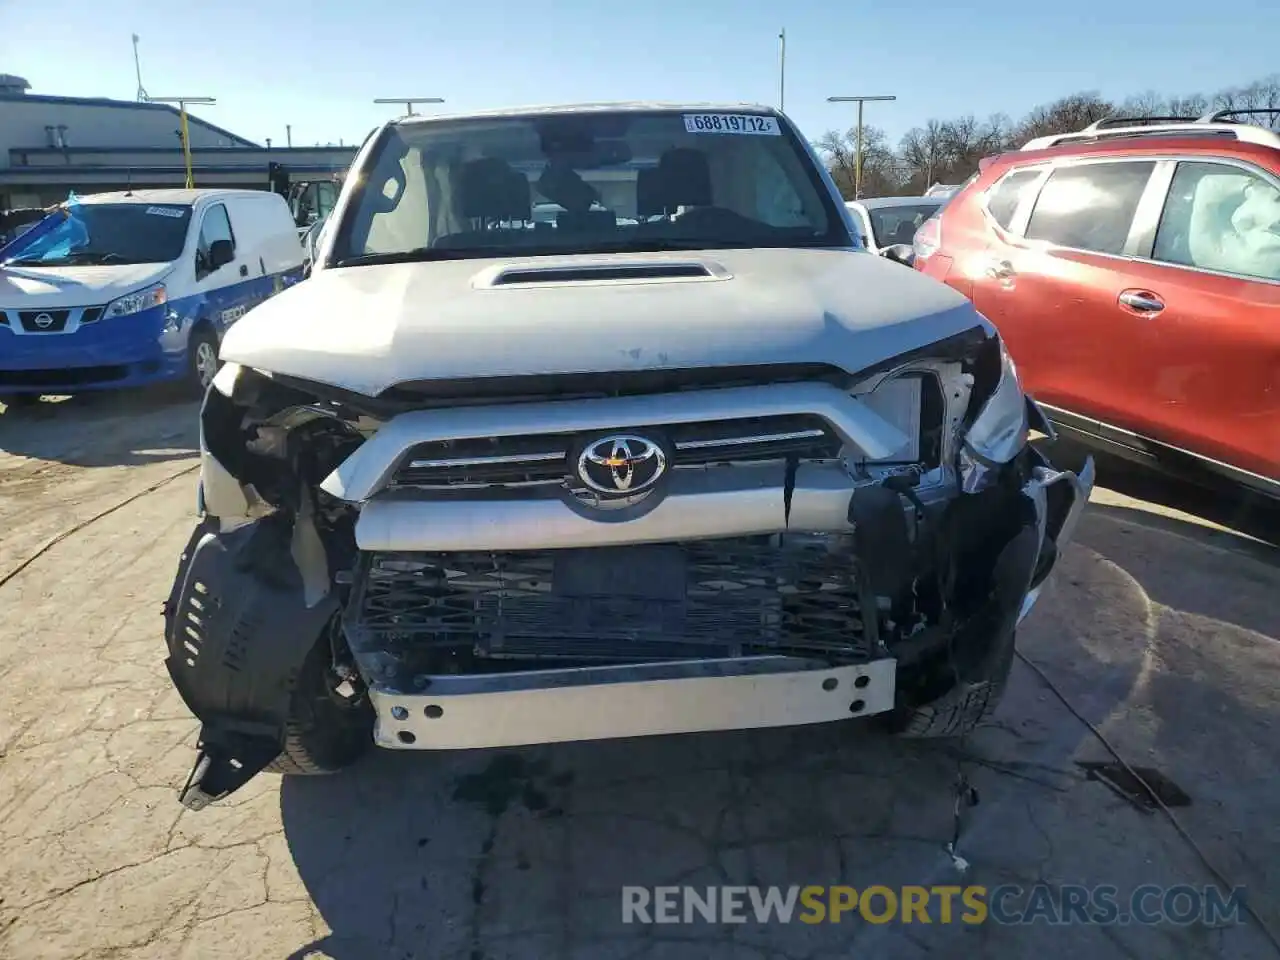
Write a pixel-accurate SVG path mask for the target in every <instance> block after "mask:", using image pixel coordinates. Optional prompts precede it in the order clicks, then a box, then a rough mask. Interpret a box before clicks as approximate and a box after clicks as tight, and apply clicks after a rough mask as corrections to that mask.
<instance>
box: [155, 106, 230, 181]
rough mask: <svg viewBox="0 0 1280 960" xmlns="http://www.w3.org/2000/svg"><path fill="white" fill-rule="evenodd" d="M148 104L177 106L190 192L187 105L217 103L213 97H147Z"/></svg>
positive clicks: (191, 175) (192, 178) (192, 179)
mask: <svg viewBox="0 0 1280 960" xmlns="http://www.w3.org/2000/svg"><path fill="white" fill-rule="evenodd" d="M147 102H148V103H176V104H177V105H178V120H179V122H180V123H181V125H182V133H181V134H180V136H181V137H182V157H183V159H184V160H185V161H186V164H187V189H188V190H190V189H191V188H192V187H194V186H195V185H196V181H195V175H194V174H193V173H192V172H191V135H190V132H189V131H188V129H187V104H188V103H205V104H214V103H217V102H218V101H217V100H215V99H214V98H213V97H147Z"/></svg>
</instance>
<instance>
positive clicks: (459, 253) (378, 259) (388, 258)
mask: <svg viewBox="0 0 1280 960" xmlns="http://www.w3.org/2000/svg"><path fill="white" fill-rule="evenodd" d="M503 252H504V251H503V250H502V249H500V248H498V247H493V248H489V247H453V248H445V249H433V248H431V247H416V248H415V249H413V250H393V251H391V252H390V253H359V254H356V255H355V256H352V257H343V258H342V259H341V260H338V261H336V262H335V263H334V266H335V267H360V266H368V265H371V264H379V263H426V262H428V261H431V260H463V259H466V258H467V257H476V256H481V257H500V256H502V255H503Z"/></svg>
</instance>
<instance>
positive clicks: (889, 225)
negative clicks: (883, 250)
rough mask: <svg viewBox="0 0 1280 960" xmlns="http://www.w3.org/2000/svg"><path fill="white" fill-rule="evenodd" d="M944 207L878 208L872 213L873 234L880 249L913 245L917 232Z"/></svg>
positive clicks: (930, 205) (931, 205)
mask: <svg viewBox="0 0 1280 960" xmlns="http://www.w3.org/2000/svg"><path fill="white" fill-rule="evenodd" d="M941 206H942V205H941V204H940V203H938V202H937V201H935V202H933V203H920V204H911V205H910V206H900V207H877V208H875V209H873V210H872V211H871V232H872V234H873V236H874V239H875V244H876V246H878V247H888V246H892V245H893V244H895V243H911V241H913V240H914V239H915V238H916V231H917V230H919V229H920V224H922V223H924V222H925V221H926V220H928V219H929V218H930V217H932V216H933V215H934V214H935V213H937V212H938V209H939V208H940V207H941Z"/></svg>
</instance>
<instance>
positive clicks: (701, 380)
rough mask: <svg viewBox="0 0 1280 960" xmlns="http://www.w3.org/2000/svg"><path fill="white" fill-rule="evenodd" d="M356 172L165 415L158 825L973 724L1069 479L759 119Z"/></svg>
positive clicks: (400, 131)
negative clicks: (578, 746)
mask: <svg viewBox="0 0 1280 960" xmlns="http://www.w3.org/2000/svg"><path fill="white" fill-rule="evenodd" d="M353 169H354V175H353V176H351V177H349V178H348V179H347V181H346V183H345V186H344V187H343V190H342V193H341V196H340V197H339V199H338V202H337V205H336V207H335V209H334V211H333V213H332V215H331V217H330V221H329V224H328V226H327V227H326V229H325V230H324V232H323V235H322V236H321V237H320V239H319V244H318V247H317V249H316V253H315V263H314V266H313V270H312V274H311V279H309V280H308V281H307V282H306V283H302V284H298V285H296V286H295V287H292V288H290V289H288V290H286V291H285V292H283V293H282V294H280V295H279V296H277V297H275V298H273V299H271V300H269V301H268V302H267V303H265V304H263V305H262V306H260V307H258V308H256V309H255V310H253V311H252V312H251V313H250V314H249V315H247V316H246V317H245V318H244V319H242V320H241V321H240V322H239V323H238V324H236V326H235V327H234V328H232V329H231V331H230V332H229V333H228V334H227V337H226V339H225V341H224V343H223V347H222V358H223V360H224V361H225V366H224V367H223V368H222V370H221V372H220V373H219V375H218V377H217V379H216V380H215V382H214V384H213V385H212V387H211V388H210V390H209V392H208V394H207V396H206V398H205V402H204V406H203V409H202V411H201V456H202V472H201V488H200V489H201V500H200V503H201V517H200V520H199V523H198V525H197V527H196V529H195V530H194V531H193V533H192V535H191V538H190V542H189V543H188V545H187V547H186V549H185V550H184V552H183V554H182V557H181V560H180V563H179V566H178V571H177V575H176V577H175V579H174V583H173V588H172V592H171V595H170V597H169V600H168V603H167V605H166V641H167V646H168V659H167V666H168V669H169V672H170V674H171V676H172V678H173V682H174V683H175V684H176V686H177V689H178V690H179V692H180V693H181V695H182V697H183V698H184V700H185V702H186V703H187V705H188V706H189V708H190V709H191V711H192V712H193V713H194V714H195V715H196V716H197V717H198V718H199V719H200V720H201V722H202V724H203V728H202V732H201V737H200V746H199V754H198V757H197V760H196V764H195V769H194V770H193V772H192V775H191V777H190V779H189V781H188V783H187V784H186V786H185V787H184V788H183V791H182V794H181V799H182V802H183V803H185V804H186V805H187V806H189V807H192V808H199V807H202V806H204V805H206V804H208V803H210V802H212V801H215V800H217V799H219V798H221V797H225V796H227V795H228V794H229V793H231V792H232V791H233V790H235V789H236V788H238V787H239V786H240V785H242V784H243V783H244V782H245V781H247V780H248V779H249V778H250V777H252V776H254V775H255V774H257V773H258V772H259V771H261V770H263V769H267V768H269V769H273V770H277V771H280V772H283V773H288V774H311V773H325V772H330V771H334V770H338V769H341V768H343V767H345V766H347V765H348V764H351V763H352V762H354V761H355V760H356V759H357V757H358V756H359V755H360V754H361V753H362V752H363V751H364V750H365V749H366V748H367V747H369V746H370V745H371V744H376V745H378V746H381V747H385V748H389V749H396V750H448V749H464V748H472V747H506V746H513V745H518V744H530V743H549V742H556V741H567V740H586V739H596V738H608V737H631V736H639V735H651V734H668V733H686V732H694V731H707V730H723V729H740V728H755V727H775V726H786V725H793V724H810V723H819V722H834V721H846V722H850V721H855V720H859V719H865V718H876V721H877V722H878V723H879V724H880V725H881V726H884V727H886V728H888V729H890V730H893V731H896V732H898V733H901V734H905V735H912V736H954V735H959V734H963V733H965V732H967V731H968V730H970V729H972V728H973V727H974V726H975V725H977V724H978V723H980V722H982V721H983V720H984V719H985V718H986V717H988V716H989V715H990V714H991V712H992V710H993V709H994V708H995V706H996V704H997V703H998V702H999V699H1000V695H1001V692H1002V690H1003V689H1004V686H1005V681H1006V678H1007V677H1008V674H1009V670H1010V665H1011V662H1012V657H1013V651H1014V634H1015V631H1016V629H1017V626H1018V624H1019V622H1020V621H1021V620H1022V618H1023V617H1024V616H1026V614H1027V613H1028V611H1029V610H1030V609H1031V608H1032V606H1033V604H1034V603H1035V601H1036V598H1037V596H1038V595H1039V593H1040V590H1041V587H1042V585H1043V584H1044V582H1045V579H1046V577H1048V575H1049V573H1050V571H1051V569H1052V568H1053V566H1054V563H1055V560H1056V558H1057V556H1058V554H1059V552H1060V551H1061V549H1062V547H1063V545H1064V544H1065V543H1066V542H1067V541H1068V540H1069V539H1070V537H1071V535H1072V531H1073V528H1074V526H1075V523H1076V521H1077V519H1078V516H1079V513H1080V511H1081V509H1082V508H1083V506H1084V505H1085V502H1086V501H1087V499H1088V497H1089V494H1090V490H1091V488H1092V484H1093V472H1092V464H1091V463H1089V464H1088V465H1087V466H1086V468H1085V469H1084V470H1083V472H1082V473H1081V474H1080V475H1076V474H1073V473H1068V472H1061V471H1058V470H1055V469H1054V468H1053V467H1052V466H1051V465H1050V464H1049V463H1048V462H1046V460H1045V459H1044V458H1043V456H1042V455H1041V454H1040V453H1039V452H1038V451H1037V449H1036V448H1034V447H1033V446H1031V445H1029V444H1028V437H1029V435H1030V434H1031V433H1032V432H1033V431H1037V430H1038V431H1041V432H1045V433H1048V432H1049V431H1050V428H1049V426H1048V423H1047V421H1046V420H1045V419H1044V417H1043V416H1042V414H1041V413H1040V410H1039V408H1038V407H1037V406H1036V404H1035V403H1034V401H1032V400H1031V399H1030V398H1028V397H1027V396H1025V395H1024V394H1023V391H1022V389H1021V388H1020V386H1019V381H1018V376H1017V372H1016V370H1015V369H1014V365H1013V363H1012V362H1011V361H1010V359H1009V356H1008V354H1007V353H1006V352H1005V350H1004V347H1003V345H1002V344H1001V341H1000V338H999V336H998V335H997V333H996V330H995V329H994V328H993V327H992V325H991V324H990V323H989V322H988V321H987V320H986V319H985V318H984V317H982V316H981V315H980V314H978V313H977V312H976V311H975V310H974V308H973V306H972V304H971V303H969V301H967V300H966V299H964V298H963V297H961V296H960V295H959V294H957V293H955V292H953V291H952V290H950V289H949V288H948V287H946V286H945V285H943V284H940V283H937V282H935V281H933V280H931V279H929V278H928V277H926V276H924V275H922V274H920V273H917V272H915V271H912V270H904V269H902V267H901V266H898V265H896V264H892V263H888V262H886V261H885V260H884V259H882V258H881V257H878V256H874V255H871V254H870V253H869V252H868V251H867V250H866V249H865V247H864V246H863V245H861V244H859V243H858V241H857V239H856V237H855V236H854V235H853V234H852V233H851V231H850V228H849V219H848V217H847V215H846V212H845V210H844V209H843V207H842V205H841V200H840V197H839V194H838V192H837V191H836V189H835V186H834V184H833V183H832V181H831V178H830V176H829V175H828V173H827V172H826V171H825V170H824V169H823V166H822V164H821V163H820V162H819V160H818V159H817V157H816V156H815V155H814V153H813V152H812V150H811V148H810V147H809V146H808V144H807V141H806V140H805V138H804V137H803V136H801V135H800V133H799V132H798V131H797V130H796V128H795V127H794V126H793V125H792V123H791V122H790V121H789V120H788V119H787V118H786V117H785V116H783V115H782V114H780V113H778V112H777V111H775V110H773V109H771V108H769V107H762V106H754V105H742V104H729V105H714V104H712V105H708V104H693V105H673V106H667V105H658V104H651V103H643V104H615V105H608V104H606V105H599V104H596V105H590V106H580V107H573V106H570V107H559V108H538V109H527V110H511V111H495V112H491V113H484V114H472V115H464V116H453V117H430V118H426V117H419V116H414V117H408V118H405V119H401V120H398V121H394V122H391V123H388V124H387V125H386V126H384V127H383V128H382V129H381V130H380V131H379V132H378V133H377V134H376V135H375V136H373V137H371V138H370V140H369V141H368V142H367V143H366V144H365V146H364V147H363V148H362V149H361V151H360V154H359V156H358V157H357V159H356V161H355V164H354V168H353ZM548 203H549V204H555V205H557V206H558V207H559V208H560V209H559V210H558V211H557V216H556V224H555V228H554V229H531V228H529V227H528V224H529V223H530V222H531V221H532V220H533V219H534V208H535V205H538V204H548ZM855 726H856V725H855ZM863 726H865V725H863Z"/></svg>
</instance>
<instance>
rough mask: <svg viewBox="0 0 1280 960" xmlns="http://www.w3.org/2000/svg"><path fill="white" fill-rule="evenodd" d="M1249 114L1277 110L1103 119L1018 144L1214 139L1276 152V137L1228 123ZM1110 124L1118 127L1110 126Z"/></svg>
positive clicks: (1278, 144) (1033, 147)
mask: <svg viewBox="0 0 1280 960" xmlns="http://www.w3.org/2000/svg"><path fill="white" fill-rule="evenodd" d="M1251 113H1272V114H1278V115H1280V108H1274V109H1273V108H1271V107H1262V108H1258V109H1256V110H1217V111H1215V112H1213V113H1207V114H1205V115H1204V116H1203V117H1103V118H1102V119H1101V120H1098V121H1096V122H1094V123H1091V124H1089V125H1088V126H1087V127H1085V128H1084V129H1083V130H1077V131H1076V132H1074V133H1054V134H1050V135H1049V136H1047V137H1036V138H1034V139H1032V140H1028V141H1027V142H1026V143H1024V144H1023V145H1022V149H1023V150H1045V149H1047V148H1049V147H1055V146H1057V145H1058V144H1061V143H1100V142H1102V141H1105V140H1118V139H1124V138H1133V137H1184V138H1185V137H1216V138H1230V139H1234V140H1239V141H1240V142H1242V143H1257V144H1261V145H1263V146H1267V147H1275V148H1276V149H1278V150H1280V134H1277V133H1275V132H1273V131H1271V130H1267V129H1266V128H1265V127H1259V126H1255V125H1254V124H1249V123H1241V122H1240V121H1238V120H1232V119H1230V117H1232V116H1241V115H1245V114H1251ZM1113 123H1118V124H1120V125H1119V126H1111V124H1113Z"/></svg>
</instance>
